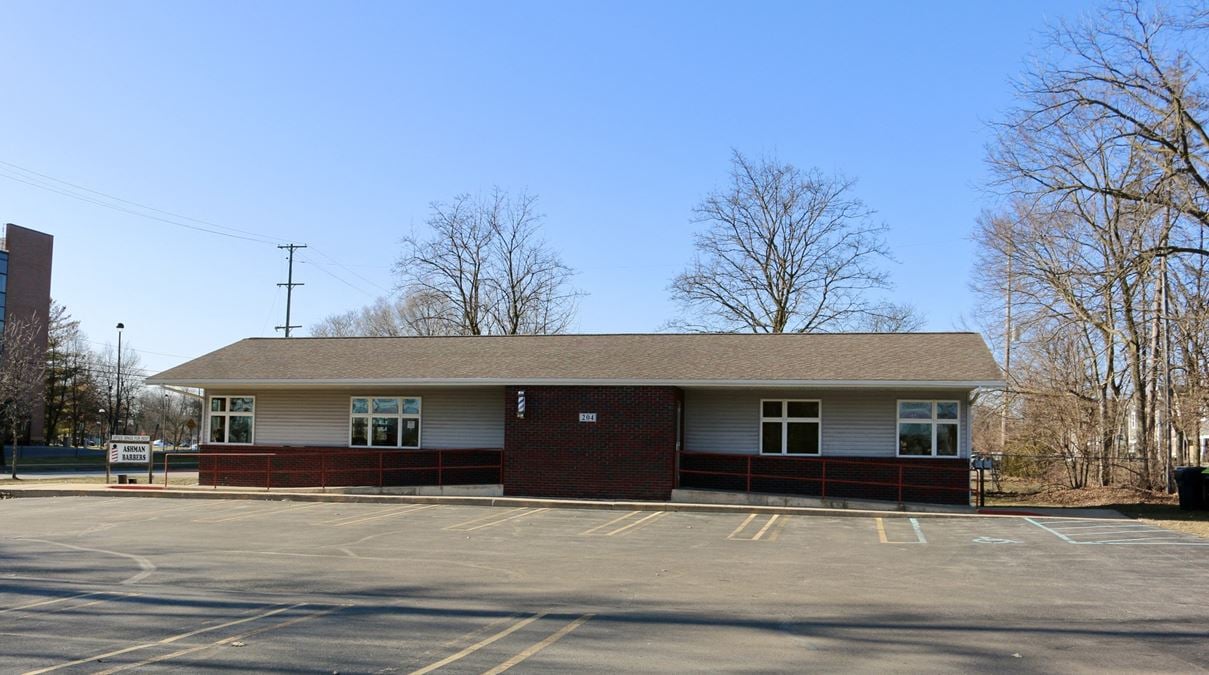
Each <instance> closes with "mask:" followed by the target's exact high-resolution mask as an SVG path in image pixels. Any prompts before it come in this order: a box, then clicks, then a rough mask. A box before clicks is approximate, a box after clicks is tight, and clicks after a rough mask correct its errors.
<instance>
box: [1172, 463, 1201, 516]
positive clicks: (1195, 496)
mask: <svg viewBox="0 0 1209 675" xmlns="http://www.w3.org/2000/svg"><path fill="white" fill-rule="evenodd" d="M1202 471H1203V469H1201V467H1199V466H1181V467H1178V468H1177V469H1176V470H1175V484H1176V487H1178V488H1179V490H1180V509H1181V510H1183V511H1190V510H1192V509H1203V508H1205V475H1204V474H1203V473H1202Z"/></svg>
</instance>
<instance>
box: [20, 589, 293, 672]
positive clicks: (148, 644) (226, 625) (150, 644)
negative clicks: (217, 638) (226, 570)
mask: <svg viewBox="0 0 1209 675" xmlns="http://www.w3.org/2000/svg"><path fill="white" fill-rule="evenodd" d="M305 606H306V603H298V604H295V605H290V606H286V607H283V606H280V605H278V606H277V607H276V608H275V609H271V610H269V611H267V612H261V613H260V614H256V615H254V616H248V617H244V618H242V619H234V620H232V621H227V622H225V623H220V624H218V625H216V626H207V627H205V628H198V629H196V630H191V631H188V632H185V633H177V634H176V635H171V636H169V637H166V638H164V639H162V640H158V641H156V642H143V643H139V644H134V645H130V646H129V647H123V648H122V649H115V650H113V651H109V652H105V653H104V654H94V655H92V656H88V657H85V658H82V659H76V660H74V661H68V662H66V663H60V664H57V665H53V666H49V667H47V668H39V669H37V670H31V671H28V672H26V673H25V675H41V673H49V672H52V671H55V670H62V669H63V668H70V667H72V666H78V665H81V664H84V663H90V662H93V661H99V660H101V659H108V658H113V657H114V656H121V655H122V654H129V653H130V652H136V651H140V650H143V649H150V648H152V647H156V646H158V645H167V644H172V643H173V642H178V641H180V640H184V639H186V638H191V637H193V636H195V635H201V634H203V633H209V632H212V631H216V630H222V629H223V628H229V627H231V626H236V625H239V624H242V623H247V622H249V621H255V620H257V619H264V618H267V617H270V616H273V615H275V614H280V613H282V612H288V611H290V610H291V609H298V608H300V607H305ZM207 646H208V645H207Z"/></svg>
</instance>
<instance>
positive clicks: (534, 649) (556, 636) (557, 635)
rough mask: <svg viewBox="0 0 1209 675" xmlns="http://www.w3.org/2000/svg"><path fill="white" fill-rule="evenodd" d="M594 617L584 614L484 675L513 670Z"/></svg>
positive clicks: (496, 674)
mask: <svg viewBox="0 0 1209 675" xmlns="http://www.w3.org/2000/svg"><path fill="white" fill-rule="evenodd" d="M593 616H595V615H594V614H584V615H583V616H581V617H579V618H578V619H575V620H574V621H572V622H571V623H569V624H567V625H565V626H563V627H562V628H560V629H558V630H557V631H555V632H553V633H551V634H550V635H549V636H548V637H547V638H546V639H544V640H542V641H541V642H538V643H536V644H533V645H530V646H529V647H526V648H525V649H523V650H521V651H520V652H519V653H518V654H517V655H516V656H513V657H512V658H510V659H508V660H507V661H504V662H503V663H501V664H499V665H498V666H496V667H494V668H492V669H491V670H488V671H486V672H485V673H483V675H499V674H500V673H502V672H504V671H506V670H508V669H509V668H512V667H513V666H515V665H517V664H518V663H520V662H522V661H524V660H525V659H527V658H529V657H530V656H533V655H534V654H536V653H538V652H540V651H541V650H543V649H545V648H546V647H549V646H550V645H552V644H554V643H555V642H558V641H559V640H561V639H563V638H564V637H565V636H566V635H567V634H568V633H570V632H571V631H573V630H575V629H576V628H579V627H580V626H582V625H584V624H585V623H587V622H588V620H590V619H591V618H592V617H593Z"/></svg>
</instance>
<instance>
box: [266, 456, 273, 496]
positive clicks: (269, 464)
mask: <svg viewBox="0 0 1209 675" xmlns="http://www.w3.org/2000/svg"><path fill="white" fill-rule="evenodd" d="M272 488H273V456H272V455H265V456H264V489H266V490H271V489H272Z"/></svg>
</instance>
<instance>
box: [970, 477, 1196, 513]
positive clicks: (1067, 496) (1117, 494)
mask: <svg viewBox="0 0 1209 675" xmlns="http://www.w3.org/2000/svg"><path fill="white" fill-rule="evenodd" d="M1000 487H1001V490H1000V491H998V492H988V493H987V504H988V505H992V504H993V505H995V506H1058V507H1063V506H1066V507H1073V508H1084V507H1096V506H1113V505H1116V504H1176V503H1178V501H1179V499H1178V497H1177V496H1176V495H1169V494H1166V493H1164V492H1153V491H1150V490H1139V489H1137V488H1131V487H1121V486H1110V487H1100V486H1094V487H1086V488H1080V489H1078V490H1074V489H1071V488H1069V487H1067V486H1065V485H1055V484H1053V483H1042V482H1039V481H1031V480H1027V479H1021V478H1004V479H1003V480H1002V481H1001V483H1000Z"/></svg>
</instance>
